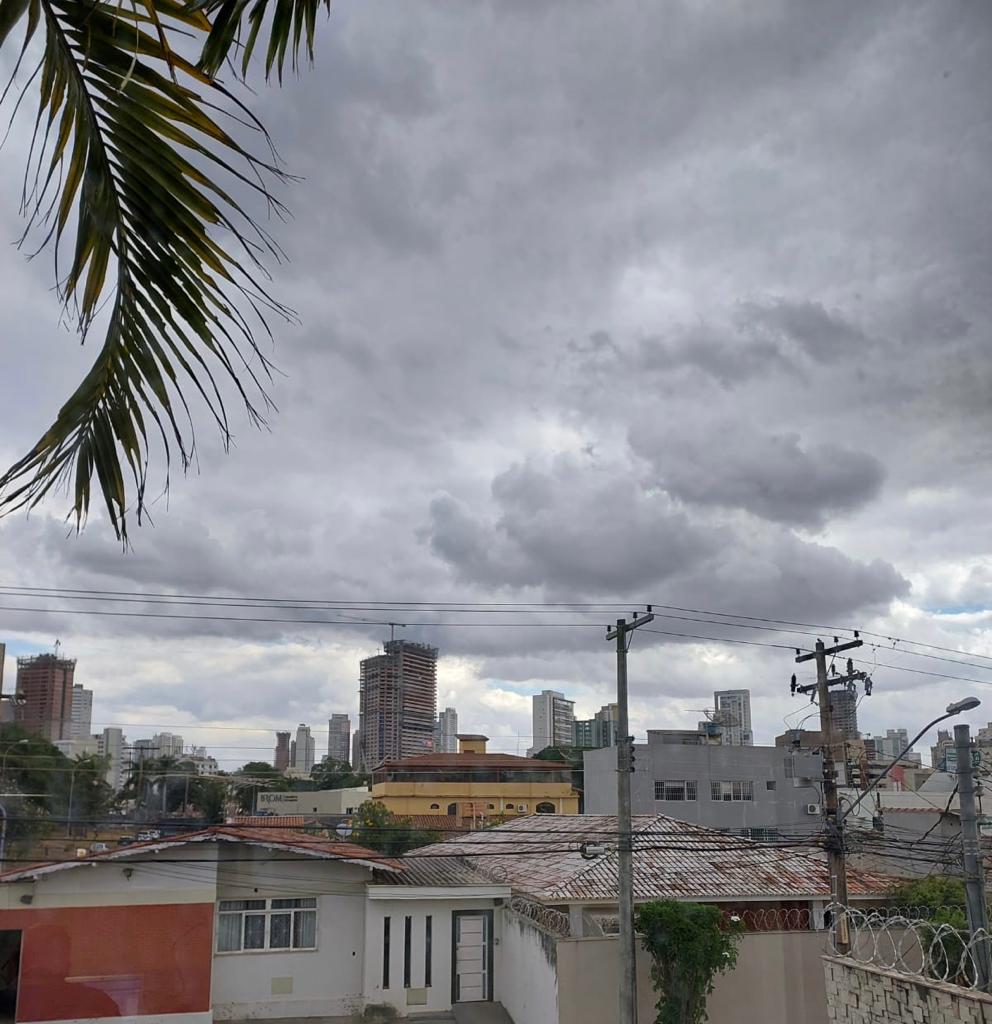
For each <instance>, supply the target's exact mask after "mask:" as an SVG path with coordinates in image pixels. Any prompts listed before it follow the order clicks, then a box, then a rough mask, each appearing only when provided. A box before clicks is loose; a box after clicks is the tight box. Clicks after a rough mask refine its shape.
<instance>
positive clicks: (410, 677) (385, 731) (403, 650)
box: [358, 640, 437, 768]
mask: <svg viewBox="0 0 992 1024" xmlns="http://www.w3.org/2000/svg"><path fill="white" fill-rule="evenodd" d="M383 646H384V652H385V653H383V654H377V655H376V656H375V657H372V658H366V659H365V660H364V661H362V663H361V670H360V681H359V716H358V728H359V731H360V733H361V741H360V743H361V749H360V754H361V761H362V764H363V765H364V766H365V767H366V768H374V767H375V766H376V765H378V764H380V763H381V762H382V761H384V760H386V759H387V758H393V759H397V758H405V757H416V756H417V755H419V754H426V753H428V752H429V751H430V750H431V749H432V748H433V745H434V723H435V714H436V710H437V648H436V647H431V646H430V645H429V644H420V643H412V642H410V641H408V640H389V641H387V642H386V643H385V644H384V645H383Z"/></svg>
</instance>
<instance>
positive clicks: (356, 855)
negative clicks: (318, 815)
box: [0, 825, 403, 882]
mask: <svg viewBox="0 0 992 1024" xmlns="http://www.w3.org/2000/svg"><path fill="white" fill-rule="evenodd" d="M209 842H223V843H243V844H245V845H246V846H256V847H262V848H264V849H267V850H273V851H277V852H280V853H301V854H304V855H305V856H308V857H314V858H316V859H319V860H344V861H349V862H351V863H353V864H360V865H362V866H363V867H368V868H375V869H376V870H382V871H391V872H400V871H402V870H403V868H402V865H401V864H400V863H399V862H398V861H396V860H394V859H392V858H390V857H384V856H383V855H382V854H381V853H376V852H375V851H374V850H367V849H366V848H365V847H364V846H358V845H357V844H355V843H346V842H342V841H341V840H338V839H329V838H327V837H326V836H315V835H310V834H308V833H306V832H296V831H294V830H293V829H286V828H271V827H268V826H265V827H260V826H256V827H245V826H241V825H213V826H211V827H210V828H205V829H200V830H199V831H197V832H183V833H180V834H179V835H175V836H163V837H162V838H161V839H150V840H148V841H146V842H143V843H132V844H131V845H130V846H124V847H122V848H120V849H118V850H110V851H108V852H107V853H94V854H91V855H89V856H88V857H78V858H73V859H72V860H61V861H47V862H44V863H40V864H31V865H29V866H27V867H23V868H15V869H13V870H12V871H5V872H3V874H0V882H17V881H20V880H22V879H26V878H37V877H39V876H41V875H48V874H53V873H54V872H56V871H65V870H68V869H70V868H76V867H80V866H81V865H83V864H99V863H102V862H104V861H118V860H127V859H129V858H131V857H136V856H140V855H141V854H143V853H158V852H159V851H162V850H169V849H174V848H177V847H181V846H188V845H191V844H193V843H209Z"/></svg>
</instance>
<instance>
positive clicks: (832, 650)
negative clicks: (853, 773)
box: [792, 634, 867, 953]
mask: <svg viewBox="0 0 992 1024" xmlns="http://www.w3.org/2000/svg"><path fill="white" fill-rule="evenodd" d="M855 636H857V634H855ZM836 641H837V637H834V646H833V647H824V646H823V641H822V640H817V641H816V649H815V650H814V651H813V652H812V653H811V654H799V653H798V652H797V656H796V661H797V662H803V661H812V660H815V661H816V685H815V686H796V684H795V676H793V677H792V678H793V684H792V685H793V693H810V692H811V691H813V690H815V691H816V700H817V703H818V704H819V705H820V745H821V750H822V753H823V816H824V818H825V819H826V826H827V827H826V833H827V835H826V848H827V864H828V867H829V870H830V890H831V895H832V897H833V902H834V903H837V904H839V905H840V907H841V909H840V910H839V911H838V912H837V913H835V915H834V920H833V922H832V923H833V928H834V943H835V945H836V947H837V949H838V951H839V952H841V953H846V952H847V951H848V950H849V949H850V948H851V936H850V928H849V925H848V920H847V915H846V914H845V910H846V908H847V864H846V861H845V859H844V820H843V816H842V815H841V814H840V813H839V811H840V804H839V800H838V798H837V768H836V764H835V761H834V749H835V747H836V746H837V744H838V741H837V737H836V736H835V735H834V719H833V711H832V708H831V707H830V687H831V686H841V685H843V686H847V685H848V684H849V683H852V682H854V681H856V680H863V679H865V678H866V677H867V673H865V672H855V671H854V666H853V665H852V663H851V661H850V660H848V663H847V668H848V671H847V675H843V676H839V675H838V676H829V677H828V675H827V656H828V655H834V654H839V653H840V652H841V651H849V650H851V649H852V648H854V647H860V646H861V645H862V644H863V643H864V641H863V640H861V639H855V640H848V641H847V642H846V643H843V644H841V643H837V642H836Z"/></svg>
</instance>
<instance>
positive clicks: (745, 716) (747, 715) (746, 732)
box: [713, 690, 754, 747]
mask: <svg viewBox="0 0 992 1024" xmlns="http://www.w3.org/2000/svg"><path fill="white" fill-rule="evenodd" d="M713 707H714V709H715V712H716V713H715V715H714V721H716V722H717V723H718V724H719V725H720V727H721V730H722V741H723V745H724V746H725V747H752V746H754V733H753V732H752V731H751V691H750V690H717V691H716V693H714V694H713Z"/></svg>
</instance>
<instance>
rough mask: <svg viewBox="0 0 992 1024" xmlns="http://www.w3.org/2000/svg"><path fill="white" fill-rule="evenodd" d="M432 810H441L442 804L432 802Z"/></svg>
mask: <svg viewBox="0 0 992 1024" xmlns="http://www.w3.org/2000/svg"><path fill="white" fill-rule="evenodd" d="M431 810H432V811H439V810H441V805H440V804H431Z"/></svg>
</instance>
